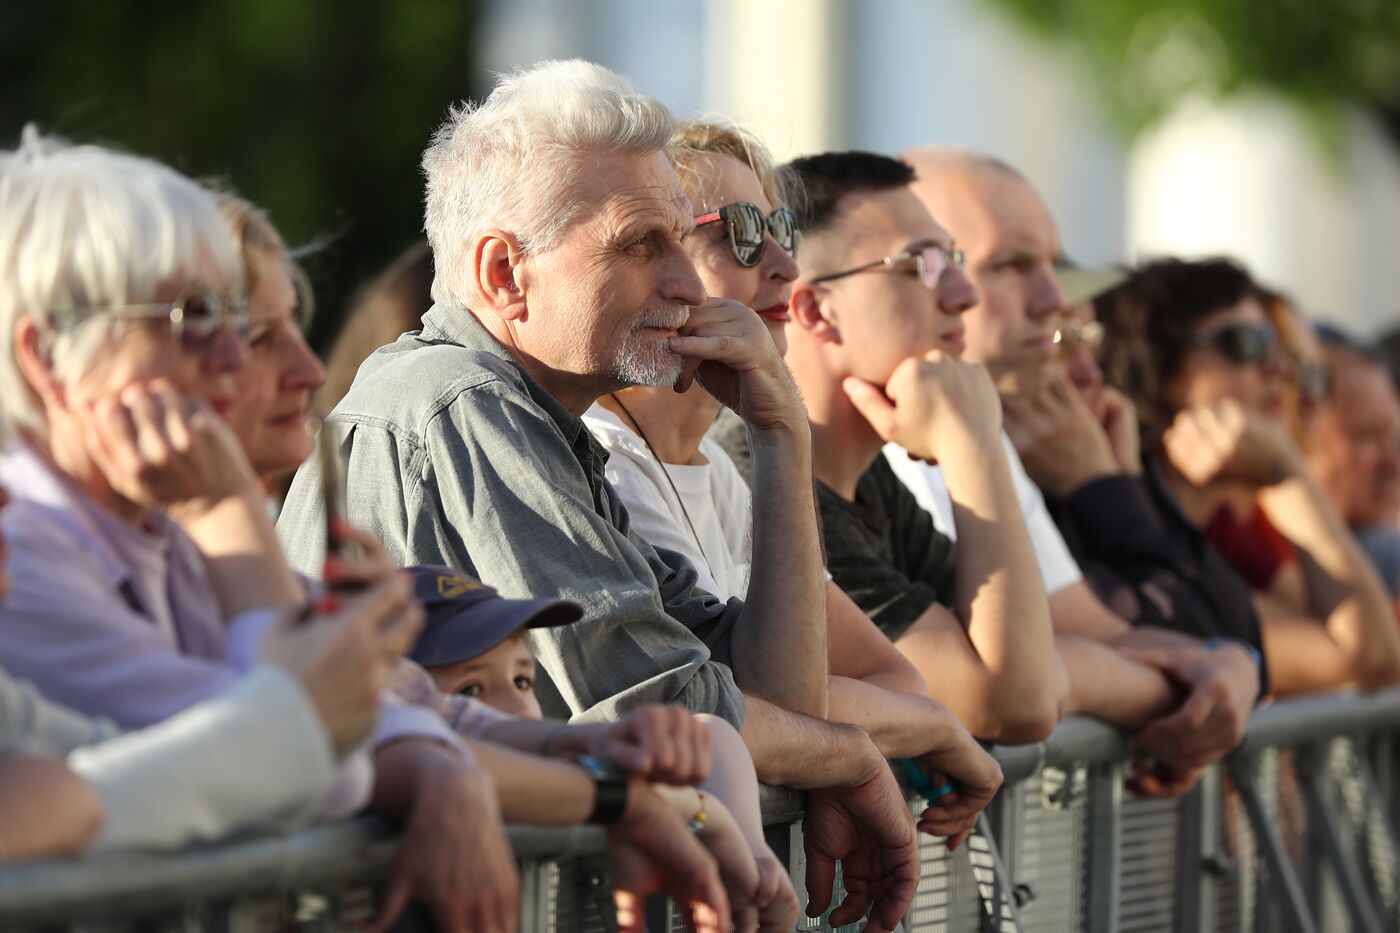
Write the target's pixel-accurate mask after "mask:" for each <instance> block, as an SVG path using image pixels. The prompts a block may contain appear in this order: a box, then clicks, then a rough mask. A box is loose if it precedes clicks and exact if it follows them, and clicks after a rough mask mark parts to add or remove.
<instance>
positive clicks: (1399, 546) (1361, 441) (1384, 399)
mask: <svg viewBox="0 0 1400 933" xmlns="http://www.w3.org/2000/svg"><path fill="white" fill-rule="evenodd" d="M1323 353H1324V357H1325V359H1326V364H1327V371H1328V375H1329V377H1330V391H1329V392H1328V396H1327V400H1326V401H1325V402H1324V403H1323V404H1322V405H1321V406H1320V407H1319V408H1318V410H1317V413H1316V415H1315V416H1314V418H1313V420H1312V421H1311V423H1310V425H1309V427H1310V431H1309V436H1308V451H1307V453H1308V463H1309V465H1310V466H1311V467H1312V468H1313V471H1314V472H1315V473H1316V475H1317V479H1318V482H1319V483H1320V484H1321V485H1322V489H1323V492H1325V493H1326V494H1327V497H1328V498H1329V499H1331V500H1332V504H1333V505H1335V506H1336V507H1337V511H1338V512H1340V513H1341V515H1342V517H1343V518H1344V519H1346V522H1347V524H1348V525H1350V526H1351V529H1352V531H1353V532H1355V533H1356V536H1357V538H1358V539H1359V540H1360V542H1361V546H1362V548H1364V549H1365V551H1366V553H1367V556H1369V557H1370V558H1371V562H1372V563H1373V564H1375V565H1376V570H1377V572H1379V573H1380V575H1381V578H1382V579H1383V580H1384V581H1385V584H1386V587H1387V589H1389V590H1390V594H1391V596H1392V597H1394V596H1396V595H1397V591H1400V534H1397V532H1396V528H1395V520H1396V517H1397V516H1398V515H1400V395H1397V394H1396V391H1395V383H1394V382H1393V381H1392V380H1391V376H1390V372H1389V371H1388V370H1387V369H1386V368H1385V366H1384V364H1382V363H1381V362H1380V361H1379V360H1377V359H1375V358H1374V357H1372V356H1370V355H1369V354H1366V353H1364V352H1362V351H1360V350H1358V349H1357V348H1355V347H1352V346H1349V345H1347V344H1345V343H1343V342H1341V341H1336V340H1333V341H1325V348H1324V351H1323Z"/></svg>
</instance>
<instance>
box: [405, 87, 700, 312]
mask: <svg viewBox="0 0 1400 933" xmlns="http://www.w3.org/2000/svg"><path fill="white" fill-rule="evenodd" d="M675 125H676V122H675V117H673V116H672V115H671V112H670V111H669V110H667V109H666V107H665V105H663V104H661V103H660V102H659V101H657V100H655V99H654V98H651V97H648V96H646V95H645V94H643V93H641V92H640V91H639V90H637V88H636V87H635V86H634V85H633V84H632V82H630V81H628V80H627V79H626V78H624V77H622V76H621V75H618V74H615V73H613V72H611V71H609V70H608V69H606V68H604V67H602V66H601V65H595V64H593V63H592V62H586V61H582V60H579V59H572V60H569V61H548V62H542V63H540V64H537V65H534V66H532V67H530V68H526V69H524V70H520V71H516V72H513V73H511V74H509V75H505V76H502V77H501V78H500V79H499V80H498V81H497V83H496V88H495V90H493V91H492V92H491V94H490V96H489V97H487V98H486V100H484V101H482V102H481V103H479V104H478V103H472V102H470V101H468V102H464V103H461V104H459V105H457V106H455V107H453V108H452V109H451V111H449V113H448V115H447V120H446V122H444V123H443V125H442V126H441V127H439V128H438V130H437V132H436V133H434V134H433V140H432V143H431V144H430V145H429V146H428V149H427V151H426V152H424V153H423V174H424V175H425V176H426V178H427V196H426V208H425V211H424V224H423V226H424V230H425V231H426V232H427V234H428V242H429V244H431V246H432V248H433V256H434V260H435V266H436V275H435V277H434V281H433V299H434V300H435V301H440V302H444V303H450V304H457V305H462V306H465V305H467V304H469V303H470V299H471V297H472V295H473V294H474V291H473V289H472V288H471V287H469V277H470V270H469V269H468V268H467V266H468V263H467V261H466V259H467V257H466V255H465V251H466V249H467V246H468V244H469V243H470V242H471V241H472V239H473V238H474V237H475V236H477V235H478V234H479V233H480V232H481V231H483V230H486V229H489V228H491V227H500V228H502V229H505V230H508V231H510V232H511V233H513V234H515V236H516V237H517V238H518V239H519V241H520V246H521V248H522V249H523V250H525V251H526V252H527V253H530V252H539V251H542V250H547V249H550V248H552V247H553V246H555V245H557V243H558V241H559V238H560V237H561V236H562V235H563V231H564V229H565V228H566V227H567V226H568V224H569V222H570V221H571V220H572V219H573V218H574V217H576V216H577V215H578V213H579V212H580V210H581V208H582V207H583V205H581V204H579V203H577V201H576V199H574V198H571V197H569V190H570V188H571V187H572V186H573V184H574V182H575V181H576V179H577V177H578V175H579V172H580V171H581V168H580V166H579V165H578V160H577V159H576V158H575V156H576V154H578V153H581V152H607V151H622V152H635V153H648V152H660V151H661V150H662V149H663V148H664V147H665V146H666V143H667V142H668V141H670V139H671V136H672V134H673V133H674V131H675Z"/></svg>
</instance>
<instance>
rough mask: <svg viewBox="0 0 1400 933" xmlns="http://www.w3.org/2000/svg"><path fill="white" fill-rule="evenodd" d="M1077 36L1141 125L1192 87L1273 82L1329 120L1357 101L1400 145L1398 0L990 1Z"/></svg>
mask: <svg viewBox="0 0 1400 933" xmlns="http://www.w3.org/2000/svg"><path fill="white" fill-rule="evenodd" d="M987 2H989V3H991V4H992V5H994V6H997V7H1000V8H1002V9H1004V10H1007V11H1009V12H1010V13H1011V14H1013V15H1014V16H1015V18H1017V19H1018V20H1020V21H1021V22H1022V23H1024V24H1025V25H1027V26H1029V27H1030V28H1031V29H1032V30H1033V31H1035V32H1037V33H1039V34H1041V35H1043V36H1045V37H1048V38H1052V39H1055V40H1058V41H1061V42H1064V43H1067V44H1068V45H1069V46H1070V47H1071V48H1072V49H1073V50H1074V51H1075V53H1076V55H1077V56H1078V57H1079V58H1080V60H1081V62H1082V65H1083V67H1084V69H1085V70H1086V72H1087V73H1088V74H1089V75H1090V76H1091V80H1092V81H1093V83H1094V86H1095V87H1096V88H1099V89H1100V90H1101V92H1102V93H1103V95H1104V97H1105V100H1106V102H1107V104H1108V106H1109V109H1110V110H1111V112H1112V113H1113V114H1114V116H1115V117H1116V118H1117V119H1118V121H1119V122H1120V124H1121V125H1123V126H1125V127H1126V128H1127V129H1128V130H1130V131H1132V130H1138V129H1141V128H1143V127H1145V126H1147V125H1149V124H1151V123H1152V122H1154V121H1155V120H1157V119H1159V118H1161V117H1162V116H1164V115H1165V114H1166V113H1167V112H1168V111H1169V110H1170V109H1171V108H1172V107H1173V106H1174V105H1175V104H1176V103H1177V102H1178V101H1180V100H1182V99H1183V98H1185V97H1188V96H1192V95H1206V96H1211V97H1222V96H1226V95H1229V94H1233V93H1236V92H1239V91H1244V90H1250V89H1256V90H1268V91H1272V92H1275V93H1277V94H1280V95H1282V96H1283V97H1284V98H1286V99H1288V100H1290V101H1292V102H1293V103H1295V104H1297V105H1298V106H1299V107H1301V108H1302V109H1303V111H1304V112H1305V113H1306V114H1307V116H1308V117H1309V118H1311V119H1312V120H1313V121H1315V122H1317V123H1318V124H1319V126H1320V127H1321V128H1323V129H1326V128H1327V126H1328V125H1329V124H1332V123H1333V122H1334V121H1335V119H1336V118H1337V116H1338V115H1339V114H1340V113H1341V112H1342V111H1343V109H1344V108H1345V107H1347V106H1355V107H1360V108H1362V109H1365V110H1369V111H1371V112H1373V113H1374V114H1375V115H1376V116H1377V117H1378V118H1379V119H1380V120H1381V122H1382V123H1383V125H1384V126H1385V127H1386V129H1387V131H1388V132H1389V133H1390V135H1391V138H1392V139H1394V140H1395V141H1396V142H1397V144H1400V0H1325V2H1319V0H987Z"/></svg>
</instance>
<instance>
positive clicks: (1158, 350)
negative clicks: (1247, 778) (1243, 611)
mask: <svg viewBox="0 0 1400 933" xmlns="http://www.w3.org/2000/svg"><path fill="white" fill-rule="evenodd" d="M1096 310H1097V312H1098V319H1099V322H1100V323H1101V324H1102V325H1103V327H1104V333H1105V340H1104V348H1103V351H1102V363H1103V369H1104V376H1105V378H1106V380H1107V382H1108V383H1109V384H1111V385H1116V386H1118V387H1119V388H1121V389H1122V390H1124V391H1125V392H1126V393H1127V394H1128V395H1129V396H1130V397H1131V398H1132V399H1133V401H1134V403H1135V405H1136V407H1137V410H1138V416H1139V420H1140V423H1141V426H1142V441H1143V444H1142V446H1143V449H1144V452H1145V454H1146V456H1147V457H1148V458H1149V460H1150V461H1151V462H1152V463H1153V464H1154V465H1155V466H1156V467H1157V468H1159V469H1160V470H1161V473H1162V475H1163V477H1164V479H1165V482H1166V485H1167V486H1168V487H1169V488H1170V490H1171V492H1172V494H1173V495H1174V496H1175V499H1176V500H1177V502H1178V503H1179V504H1180V506H1181V508H1182V510H1183V511H1184V513H1185V514H1186V515H1187V516H1188V517H1189V518H1190V519H1191V520H1192V521H1193V522H1195V524H1196V525H1197V526H1198V527H1200V528H1201V529H1202V530H1203V531H1204V532H1205V534H1206V536H1207V538H1209V539H1210V541H1211V542H1212V543H1213V544H1214V545H1215V546H1216V547H1217V548H1218V549H1219V550H1220V551H1221V553H1222V554H1224V555H1225V557H1226V559H1227V560H1229V562H1230V563H1231V564H1232V565H1233V566H1234V567H1235V569H1236V570H1237V571H1238V572H1239V573H1240V574H1241V576H1243V577H1244V578H1245V579H1246V580H1247V581H1248V582H1249V583H1250V585H1251V586H1252V588H1253V589H1254V591H1255V603H1256V606H1257V607H1258V609H1259V613H1260V619H1261V622H1262V629H1263V637H1264V652H1265V655H1266V658H1267V661H1268V665H1269V671H1270V678H1271V681H1272V690H1273V693H1274V694H1275V695H1289V694H1296V693H1303V692H1308V691H1314V690H1323V689H1329V688H1334V687H1338V686H1341V685H1344V684H1356V685H1359V686H1362V687H1367V688H1372V687H1380V686H1385V685H1387V684H1390V683H1393V682H1395V681H1396V680H1397V679H1400V632H1397V630H1396V627H1395V623H1394V618H1393V616H1392V614H1391V611H1390V607H1389V605H1388V600H1387V598H1386V596H1385V592H1384V589H1383V588H1382V586H1381V583H1380V580H1379V579H1378V578H1377V577H1376V575H1375V573H1374V571H1373V570H1372V569H1371V568H1370V566H1369V565H1368V563H1367V561H1366V559H1365V556H1364V555H1363V554H1362V553H1361V551H1360V549H1359V548H1358V547H1357V545H1356V543H1355V541H1354V539H1353V538H1352V537H1351V535H1350V533H1349V532H1348V531H1347V528H1346V526H1345V524H1344V523H1343V522H1342V520H1341V518H1340V516H1338V515H1337V513H1336V510H1335V509H1334V508H1333V507H1332V506H1331V505H1330V504H1329V503H1328V502H1327V500H1326V498H1325V497H1324V496H1323V495H1322V493H1321V491H1320V490H1319V488H1318V486H1317V484H1316V482H1315V481H1314V480H1313V478H1312V476H1311V475H1310V473H1309V471H1308V469H1307V466H1306V464H1305V462H1304V459H1303V455H1302V453H1301V452H1300V451H1299V449H1298V445H1297V444H1296V443H1295V441H1294V439H1293V438H1292V436H1291V434H1290V431H1289V425H1288V421H1287V418H1286V393H1285V380H1286V376H1287V360H1286V357H1285V356H1284V354H1283V352H1282V350H1281V349H1280V347H1279V339H1278V333H1277V331H1276V330H1275V329H1274V326H1273V325H1272V324H1271V323H1270V321H1269V319H1268V317H1267V315H1266V314H1265V309H1264V307H1263V306H1262V305H1261V303H1260V301H1259V297H1258V291H1257V287H1256V286H1255V284H1254V282H1253V281H1252V280H1251V278H1250V276H1249V274H1248V273H1247V272H1245V270H1244V269H1243V268H1241V267H1240V266H1238V265H1237V264H1235V263H1233V262H1231V261H1229V260H1224V259H1214V260H1206V261H1200V262H1187V261H1182V260H1177V259H1164V260H1158V261H1156V262H1152V263H1148V264H1146V265H1144V266H1142V267H1140V268H1138V269H1137V270H1135V271H1134V273H1133V275H1132V276H1131V277H1130V278H1129V280H1128V281H1127V282H1126V283H1124V284H1123V285H1122V286H1121V287H1120V288H1118V289H1116V290H1114V291H1113V292H1111V293H1109V294H1108V295H1106V296H1103V297H1101V298H1100V299H1099V300H1098V302H1097V303H1096Z"/></svg>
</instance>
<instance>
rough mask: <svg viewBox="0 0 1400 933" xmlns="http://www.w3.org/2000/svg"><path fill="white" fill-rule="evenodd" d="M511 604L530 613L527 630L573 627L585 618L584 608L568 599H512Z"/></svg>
mask: <svg viewBox="0 0 1400 933" xmlns="http://www.w3.org/2000/svg"><path fill="white" fill-rule="evenodd" d="M509 602H512V603H516V604H517V605H520V608H521V609H523V610H525V611H526V612H527V613H528V618H527V619H526V621H525V623H524V627H525V628H555V627H557V626H560V625H572V624H573V623H575V622H577V621H578V620H579V619H582V618H583V607H582V606H580V605H579V604H578V603H576V602H573V601H572V600H568V599H512V600H509ZM521 604H523V605H521ZM527 606H529V607H533V608H527Z"/></svg>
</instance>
